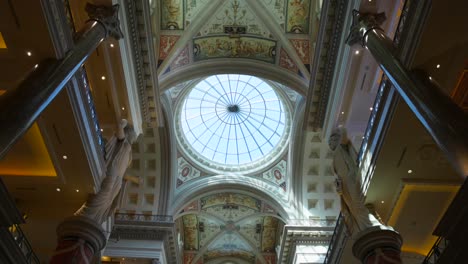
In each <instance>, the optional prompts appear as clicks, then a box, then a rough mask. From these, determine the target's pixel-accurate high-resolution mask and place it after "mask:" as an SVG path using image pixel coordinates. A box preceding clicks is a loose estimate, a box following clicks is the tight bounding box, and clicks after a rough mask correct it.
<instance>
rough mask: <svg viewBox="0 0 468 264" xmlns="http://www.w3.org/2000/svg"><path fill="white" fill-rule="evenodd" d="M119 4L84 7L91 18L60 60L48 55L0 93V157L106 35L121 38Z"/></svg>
mask: <svg viewBox="0 0 468 264" xmlns="http://www.w3.org/2000/svg"><path fill="white" fill-rule="evenodd" d="M118 8H119V6H118V5H114V6H108V7H104V6H94V5H91V4H88V5H87V6H86V11H87V12H88V14H89V16H90V20H89V21H88V22H87V23H86V25H85V26H84V27H83V28H82V29H81V30H80V31H79V32H78V36H79V37H78V40H77V41H76V43H75V46H74V47H73V48H72V49H71V50H70V51H68V53H67V55H66V56H65V57H64V58H63V59H60V60H57V59H55V58H50V59H46V60H44V61H42V62H41V63H39V66H38V67H37V69H35V70H34V71H33V72H31V73H30V74H29V75H28V77H26V79H25V80H24V81H23V82H22V83H21V84H20V85H19V86H18V87H16V88H15V89H11V90H8V91H7V92H6V93H5V94H3V95H2V96H0V124H2V125H1V126H2V129H0V159H1V158H3V156H4V155H5V154H6V153H7V152H8V150H9V149H10V148H11V147H12V146H13V145H14V143H15V142H16V141H17V140H18V139H19V138H20V137H21V136H22V135H23V134H24V133H25V132H26V131H27V129H28V128H29V127H30V126H31V125H32V124H33V123H34V121H35V120H36V119H37V117H38V116H39V115H40V114H41V113H42V111H43V110H44V109H45V108H46V107H47V106H48V105H49V103H50V102H51V101H52V100H53V99H54V98H55V96H56V95H57V94H58V93H59V92H60V91H61V90H62V88H63V87H64V86H65V85H66V84H67V82H68V81H69V80H70V78H71V77H72V76H73V75H74V74H75V72H76V71H77V70H78V69H79V68H80V67H81V65H82V64H83V63H84V61H85V60H86V59H87V58H88V56H89V55H90V54H91V53H92V52H94V50H95V49H96V48H97V46H98V45H99V44H100V43H101V42H102V41H103V40H104V39H106V38H107V37H109V36H110V37H113V38H115V39H120V38H121V37H122V32H121V31H120V27H119V20H118V17H117V15H118Z"/></svg>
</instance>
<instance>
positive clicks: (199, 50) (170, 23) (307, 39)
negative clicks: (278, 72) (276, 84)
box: [153, 0, 320, 79]
mask: <svg viewBox="0 0 468 264" xmlns="http://www.w3.org/2000/svg"><path fill="white" fill-rule="evenodd" d="M160 6H161V8H159V10H160V11H159V12H153V14H155V15H158V16H159V17H158V18H155V19H158V20H159V21H160V29H159V30H160V32H159V34H160V36H161V37H160V38H159V43H157V45H159V57H158V60H159V65H160V69H159V72H160V74H161V73H162V74H165V73H168V72H171V71H173V70H175V69H176V68H179V67H183V66H186V65H190V64H191V63H196V62H198V61H202V60H209V59H221V58H224V59H226V58H227V59H230V58H236V59H249V60H258V61H261V62H265V63H269V64H273V65H277V66H278V67H280V68H282V69H284V70H285V71H288V72H291V73H293V74H299V75H300V76H303V77H304V78H306V79H307V78H308V76H309V68H310V66H309V64H310V54H311V52H312V50H311V47H312V45H311V42H314V40H315V38H316V36H315V34H316V32H312V30H311V28H314V26H312V27H311V21H314V23H316V22H317V21H318V18H317V15H316V14H318V13H319V11H320V10H317V9H318V7H316V6H315V5H313V4H312V3H311V0H255V1H253V0H225V1H214V0H160ZM206 10H210V11H212V12H209V13H208V12H207V11H206ZM182 36H183V37H182ZM179 41H183V42H185V43H178V44H176V43H177V42H179ZM174 47H177V49H176V51H175V52H172V53H171V51H172V50H173V48H174ZM181 47H185V48H184V49H182V48H181ZM291 53H297V56H296V54H291Z"/></svg>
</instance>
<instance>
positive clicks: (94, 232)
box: [50, 216, 107, 264]
mask: <svg viewBox="0 0 468 264" xmlns="http://www.w3.org/2000/svg"><path fill="white" fill-rule="evenodd" d="M57 236H58V245H57V248H56V249H55V253H54V255H53V256H52V259H51V261H50V264H62V263H75V264H89V263H92V259H93V258H94V256H95V255H96V253H98V252H99V251H101V250H102V249H103V248H104V246H105V245H106V241H107V238H106V235H105V233H104V230H103V229H102V227H101V226H100V225H99V224H97V223H96V221H94V220H92V219H90V218H87V217H84V216H72V217H70V218H67V219H65V220H64V221H63V222H62V223H61V224H60V225H59V226H58V227H57Z"/></svg>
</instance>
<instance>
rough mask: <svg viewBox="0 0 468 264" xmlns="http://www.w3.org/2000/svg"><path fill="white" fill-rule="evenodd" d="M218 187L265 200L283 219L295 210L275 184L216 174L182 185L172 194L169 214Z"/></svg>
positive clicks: (250, 178) (213, 191)
mask: <svg viewBox="0 0 468 264" xmlns="http://www.w3.org/2000/svg"><path fill="white" fill-rule="evenodd" d="M220 189H224V190H230V191H232V192H237V193H247V194H248V195H251V196H253V197H256V198H257V199H260V200H263V201H266V202H267V203H268V204H270V205H271V206H272V207H273V208H274V209H275V210H276V211H277V212H278V213H279V214H280V215H281V217H283V219H285V220H286V219H289V217H290V215H293V212H294V211H295V208H292V207H291V205H290V204H289V203H288V202H287V200H286V197H285V194H284V193H283V192H282V190H279V189H278V187H277V186H274V185H272V184H270V183H268V182H266V181H263V180H261V179H256V178H253V177H248V176H239V175H216V176H211V177H207V178H201V179H200V180H198V181H194V182H193V183H188V184H184V185H182V186H181V187H180V189H179V190H178V192H177V194H176V195H175V196H174V200H173V201H174V203H173V204H172V208H171V209H170V214H173V215H175V214H176V213H177V212H179V211H180V210H181V209H183V208H184V207H185V206H186V205H187V204H189V203H190V201H193V200H194V199H196V198H197V197H198V198H199V197H201V196H206V195H207V194H210V193H217V192H219V190H220ZM252 194H255V195H252Z"/></svg>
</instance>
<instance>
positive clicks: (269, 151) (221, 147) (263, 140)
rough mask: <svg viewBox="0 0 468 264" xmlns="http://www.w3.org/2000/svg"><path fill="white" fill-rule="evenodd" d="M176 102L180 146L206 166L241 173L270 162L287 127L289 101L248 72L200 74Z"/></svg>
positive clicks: (280, 148) (281, 148)
mask: <svg viewBox="0 0 468 264" xmlns="http://www.w3.org/2000/svg"><path fill="white" fill-rule="evenodd" d="M187 90H188V91H186V93H185V95H183V96H181V98H180V100H179V102H178V104H177V107H176V109H177V110H176V115H175V116H176V134H177V140H178V142H179V144H180V146H181V149H182V150H183V152H184V153H185V154H188V156H190V157H192V158H194V160H195V161H197V162H198V163H199V164H201V165H204V166H203V167H204V168H206V169H208V170H214V171H216V172H240V171H242V172H245V171H249V170H250V171H251V170H257V169H261V168H263V167H265V166H268V165H269V164H271V163H272V162H275V161H276V160H277V158H278V157H279V155H280V154H281V153H283V152H284V150H285V147H286V145H287V141H288V137H289V131H290V110H289V109H290V105H289V104H290V102H289V101H288V100H287V99H286V98H287V97H286V96H285V95H284V94H283V92H282V91H281V89H277V88H275V87H273V86H272V85H270V83H268V82H266V81H264V80H262V79H260V78H257V77H254V76H248V75H239V74H221V75H213V76H209V77H206V78H204V79H201V81H199V82H198V83H196V84H195V85H194V86H193V87H191V89H187Z"/></svg>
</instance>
